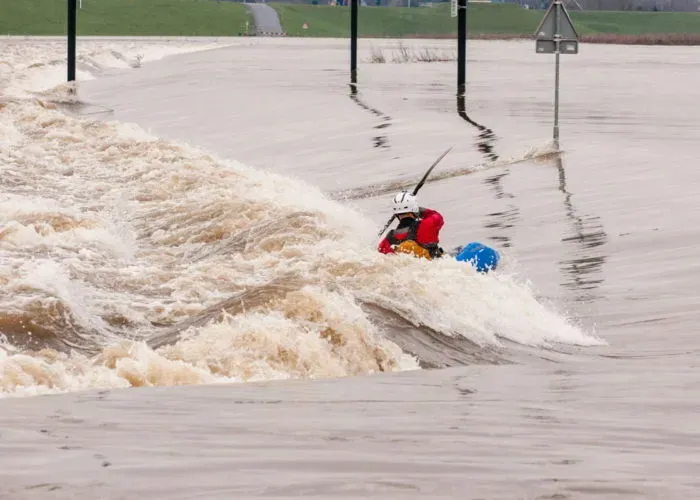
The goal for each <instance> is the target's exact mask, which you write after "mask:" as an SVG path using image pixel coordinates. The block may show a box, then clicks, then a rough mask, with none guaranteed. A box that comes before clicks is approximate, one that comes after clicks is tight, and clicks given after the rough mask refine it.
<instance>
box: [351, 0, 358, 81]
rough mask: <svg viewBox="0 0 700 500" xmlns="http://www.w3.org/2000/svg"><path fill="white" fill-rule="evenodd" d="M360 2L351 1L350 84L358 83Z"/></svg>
mask: <svg viewBox="0 0 700 500" xmlns="http://www.w3.org/2000/svg"><path fill="white" fill-rule="evenodd" d="M358 4H359V0H350V83H357V10H358Z"/></svg>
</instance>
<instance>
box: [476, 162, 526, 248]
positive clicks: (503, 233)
mask: <svg viewBox="0 0 700 500" xmlns="http://www.w3.org/2000/svg"><path fill="white" fill-rule="evenodd" d="M509 174H510V169H509V168H506V169H505V170H503V171H502V172H499V173H498V174H496V175H492V176H491V177H487V178H486V179H485V180H484V183H485V184H487V185H488V186H490V187H491V188H492V189H493V190H494V191H495V192H496V199H497V200H499V199H514V198H515V195H513V194H512V193H508V192H506V191H505V189H504V188H503V183H502V179H503V178H504V177H505V176H507V175H509ZM486 217H487V222H486V223H485V224H484V227H485V228H486V229H495V230H496V231H497V234H494V235H491V236H489V237H490V238H491V239H492V240H494V241H497V242H499V243H500V244H501V246H503V247H504V248H509V247H511V246H512V242H511V239H510V237H509V236H508V232H509V230H510V228H512V227H513V226H514V225H515V222H516V221H517V220H518V218H519V217H520V210H519V209H518V207H516V206H515V205H513V204H512V203H509V204H508V207H507V208H506V209H505V210H503V211H499V212H492V213H489V214H486Z"/></svg>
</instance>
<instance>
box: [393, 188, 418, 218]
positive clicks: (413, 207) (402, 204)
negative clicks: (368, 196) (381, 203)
mask: <svg viewBox="0 0 700 500" xmlns="http://www.w3.org/2000/svg"><path fill="white" fill-rule="evenodd" d="M393 205H394V215H400V214H407V213H414V214H417V213H418V210H419V209H418V200H417V199H416V197H415V196H414V195H412V194H411V193H409V192H408V191H401V192H400V193H398V194H397V195H396V196H394V200H393Z"/></svg>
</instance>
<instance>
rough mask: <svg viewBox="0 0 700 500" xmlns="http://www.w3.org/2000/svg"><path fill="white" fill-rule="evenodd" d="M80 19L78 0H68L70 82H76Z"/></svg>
mask: <svg viewBox="0 0 700 500" xmlns="http://www.w3.org/2000/svg"><path fill="white" fill-rule="evenodd" d="M77 17H78V9H77V5H76V0H68V81H69V82H72V81H75V31H76V24H77Z"/></svg>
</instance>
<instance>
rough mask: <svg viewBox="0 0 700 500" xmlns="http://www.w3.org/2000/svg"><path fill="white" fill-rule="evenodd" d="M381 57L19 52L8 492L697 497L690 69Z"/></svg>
mask: <svg viewBox="0 0 700 500" xmlns="http://www.w3.org/2000/svg"><path fill="white" fill-rule="evenodd" d="M403 44H404V45H405V46H407V47H408V53H411V52H413V53H415V54H419V53H421V52H424V51H426V50H427V51H430V52H431V53H437V54H442V55H443V56H446V57H447V58H448V59H450V58H451V57H452V56H453V55H454V53H455V52H456V51H455V50H454V46H453V42H449V41H430V40H421V41H415V42H406V41H404V42H403ZM360 45H361V50H362V53H361V54H360V63H361V64H360V71H359V78H358V80H359V81H358V86H357V87H355V88H351V87H350V86H349V85H348V71H347V70H348V67H347V66H348V59H349V57H348V56H349V54H348V50H347V48H348V44H347V43H346V41H343V40H303V39H217V40H201V41H197V42H194V41H169V42H166V41H145V40H136V39H134V40H83V41H81V42H80V43H79V54H80V58H79V64H78V70H79V73H78V79H79V83H78V86H77V93H76V92H73V89H72V88H71V87H70V86H66V85H61V84H60V82H61V79H62V78H63V76H64V74H65V64H64V61H63V57H64V56H63V55H64V53H65V47H64V45H63V44H62V43H60V42H57V41H52V40H12V39H7V40H5V41H4V47H5V50H4V53H5V56H3V57H4V60H3V61H2V63H1V64H0V82H1V83H2V94H0V132H1V134H0V143H1V145H2V148H0V168H1V169H2V176H0V183H1V184H2V195H1V197H0V259H1V261H2V263H3V265H2V266H1V271H0V273H1V274H0V288H1V289H2V291H3V294H2V298H1V299H0V332H2V334H3V343H2V346H1V347H2V348H0V390H2V393H3V395H4V396H6V399H5V400H4V401H3V402H2V406H3V412H2V417H0V418H1V422H2V427H3V431H2V439H1V440H0V448H1V449H2V454H1V456H2V457H4V458H1V459H0V464H2V472H1V473H0V479H2V481H1V482H0V484H1V486H0V492H1V493H2V495H4V496H7V497H8V498H86V499H87V498H109V499H117V498H120V499H121V498H129V499H131V498H143V497H146V498H167V499H175V498H183V499H184V498H195V497H200V498H232V497H236V498H259V497H265V498H288V497H298V496H316V497H321V498H340V497H343V498H387V497H389V498H419V497H420V498H422V497H430V498H489V499H491V498H499V499H500V498H503V499H510V498H692V497H694V495H697V491H698V489H699V487H700V480H698V479H697V478H698V477H700V458H699V455H698V454H697V449H698V446H699V445H700V426H698V424H697V418H696V415H697V413H698V411H699V410H700V408H699V404H698V390H699V388H700V377H699V376H698V374H697V373H698V372H697V369H698V361H697V359H698V357H697V356H698V352H699V351H700V342H699V341H698V340H697V339H696V335H695V325H696V324H697V322H698V320H700V312H699V310H698V309H697V308H696V307H695V306H696V304H698V303H699V302H700V291H699V289H698V287H697V286H695V281H696V276H697V275H698V273H699V271H700V269H699V265H698V262H697V259H695V255H696V253H697V251H698V248H700V236H698V233H697V231H695V227H697V225H698V223H700V215H699V214H698V213H697V211H695V210H692V206H693V205H692V201H691V198H692V197H693V196H694V195H695V194H696V192H697V190H698V189H697V188H696V186H698V182H699V181H700V173H698V170H697V168H695V167H696V157H695V155H696V151H697V149H698V148H697V140H696V137H697V132H698V130H700V118H698V117H697V116H696V115H695V114H694V113H692V112H691V111H690V110H692V109H693V106H694V104H695V103H696V102H698V99H699V98H700V85H698V84H697V83H698V81H699V78H700V77H698V72H697V63H696V62H695V61H697V57H698V49H696V48H692V47H619V46H617V47H616V46H604V45H583V46H582V47H581V52H580V53H579V54H577V55H574V56H562V75H561V108H560V125H561V139H560V147H561V151H559V152H557V151H556V149H555V148H554V146H553V144H552V141H551V137H552V124H553V108H552V101H553V81H554V74H553V70H554V68H553V66H554V64H553V57H551V56H544V55H540V54H536V53H535V51H534V44H533V43H531V42H513V41H508V42H503V41H470V42H469V49H468V54H469V62H468V66H467V79H468V82H469V85H468V89H467V95H466V99H465V102H464V109H465V111H466V114H465V113H462V115H460V114H459V113H458V106H459V103H458V100H457V98H456V96H455V87H456V74H455V71H456V63H455V62H454V61H447V62H431V63H426V62H413V61H401V62H400V61H398V60H396V59H395V57H394V55H396V56H397V57H398V56H399V55H400V54H401V53H402V51H401V49H400V47H399V44H398V42H395V41H391V40H381V41H379V40H362V41H361V44H360ZM378 50H381V51H383V53H384V54H385V56H386V62H385V63H382V64H380V63H372V62H370V59H371V54H372V52H374V53H375V54H376V52H377V51H378ZM403 54H406V52H403ZM166 56H167V57H166ZM694 82H695V83H694ZM449 147H452V148H453V149H452V151H451V152H450V153H449V154H448V155H447V156H446V157H445V158H444V159H443V161H442V162H441V163H440V164H439V165H438V166H437V167H436V169H435V170H434V172H433V174H432V175H431V177H430V178H429V180H428V182H427V183H426V184H425V186H424V187H423V188H422V190H421V191H420V193H419V200H420V204H421V205H422V206H426V207H430V208H433V209H437V210H439V211H440V212H441V213H442V214H443V215H444V217H445V221H446V223H445V227H444V229H443V231H442V233H441V241H442V245H443V247H445V248H446V249H447V248H453V247H456V246H459V245H463V244H466V243H468V242H470V241H480V242H482V243H485V244H487V245H489V246H492V247H494V248H496V249H498V250H499V251H500V252H501V254H502V257H503V260H502V263H501V266H500V267H499V269H498V270H497V271H496V272H494V273H490V274H488V275H480V274H478V273H476V272H474V270H473V269H472V268H471V267H470V266H469V265H467V264H464V263H459V262H456V261H453V260H452V259H443V260H441V261H436V262H428V261H420V260H416V259H413V258H411V257H408V256H391V257H388V256H383V255H379V254H378V253H377V252H376V250H375V247H376V243H377V240H378V237H377V233H378V231H379V230H380V229H381V227H383V225H384V223H385V222H386V220H387V217H388V215H389V209H390V203H389V202H390V200H391V197H392V195H393V193H394V192H395V191H397V190H400V189H404V188H411V187H413V186H414V185H415V183H416V182H417V181H418V180H419V179H420V178H421V176H422V175H423V173H424V171H425V170H426V169H427V168H428V166H429V165H430V164H431V163H432V162H433V161H434V160H435V158H436V157H438V156H439V155H440V154H441V153H442V152H443V151H444V150H446V149H447V148H449ZM399 372H402V373H399ZM312 379H323V380H312ZM117 389H119V390H117ZM52 393H56V394H53V395H50V394H52ZM28 396H31V397H28Z"/></svg>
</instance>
